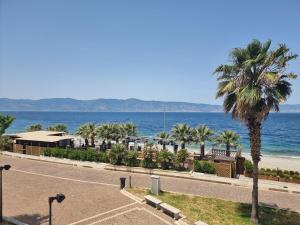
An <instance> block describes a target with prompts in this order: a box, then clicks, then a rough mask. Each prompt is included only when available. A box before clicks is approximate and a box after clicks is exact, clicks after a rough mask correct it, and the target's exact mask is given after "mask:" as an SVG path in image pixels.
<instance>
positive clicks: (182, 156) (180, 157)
mask: <svg viewBox="0 0 300 225" xmlns="http://www.w3.org/2000/svg"><path fill="white" fill-rule="evenodd" d="M188 157H189V153H188V151H187V150H186V149H181V150H179V151H178V152H177V154H176V161H177V162H178V163H179V164H181V163H182V167H183V168H185V167H184V164H185V161H186V160H187V158H188Z"/></svg>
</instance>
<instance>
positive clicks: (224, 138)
mask: <svg viewBox="0 0 300 225" xmlns="http://www.w3.org/2000/svg"><path fill="white" fill-rule="evenodd" d="M239 140H240V136H239V135H238V134H237V133H235V132H234V131H232V130H225V131H223V132H222V133H221V134H220V135H219V136H218V137H217V138H216V140H215V141H216V142H217V143H219V144H225V145H226V156H230V148H231V147H236V146H238V145H239Z"/></svg>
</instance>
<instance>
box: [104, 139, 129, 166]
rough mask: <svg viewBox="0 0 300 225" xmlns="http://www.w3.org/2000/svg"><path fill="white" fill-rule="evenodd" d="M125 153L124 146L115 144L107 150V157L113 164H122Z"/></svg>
mask: <svg viewBox="0 0 300 225" xmlns="http://www.w3.org/2000/svg"><path fill="white" fill-rule="evenodd" d="M125 154H126V148H125V146H124V145H121V144H115V145H113V146H112V148H111V150H110V151H109V152H108V158H109V161H110V163H111V164H113V165H122V164H123V163H124V158H125Z"/></svg>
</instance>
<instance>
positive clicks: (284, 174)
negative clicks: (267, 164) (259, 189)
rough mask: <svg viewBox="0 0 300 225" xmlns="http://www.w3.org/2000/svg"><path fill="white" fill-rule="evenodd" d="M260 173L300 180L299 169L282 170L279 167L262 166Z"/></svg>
mask: <svg viewBox="0 0 300 225" xmlns="http://www.w3.org/2000/svg"><path fill="white" fill-rule="evenodd" d="M259 175H264V176H272V177H280V178H293V179H296V180H300V173H299V172H298V171H292V170H290V171H288V170H280V169H278V168H277V169H269V168H267V169H266V168H261V169H260V170H259Z"/></svg>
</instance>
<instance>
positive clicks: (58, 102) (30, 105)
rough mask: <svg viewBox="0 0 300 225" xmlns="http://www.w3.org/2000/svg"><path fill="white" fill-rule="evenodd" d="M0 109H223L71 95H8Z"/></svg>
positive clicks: (293, 108)
mask: <svg viewBox="0 0 300 225" xmlns="http://www.w3.org/2000/svg"><path fill="white" fill-rule="evenodd" d="M0 111H24V112H30V111H32V112H191V113H193V112H195V113H198V112H211V113H219V112H223V109H222V106H221V105H216V104H204V103H189V102H172V101H144V100H140V99H135V98H130V99H101V98H100V99H94V100H77V99H72V98H49V99H39V100H32V99H9V98H0ZM280 112H283V113H300V104H284V105H282V106H281V108H280Z"/></svg>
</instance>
